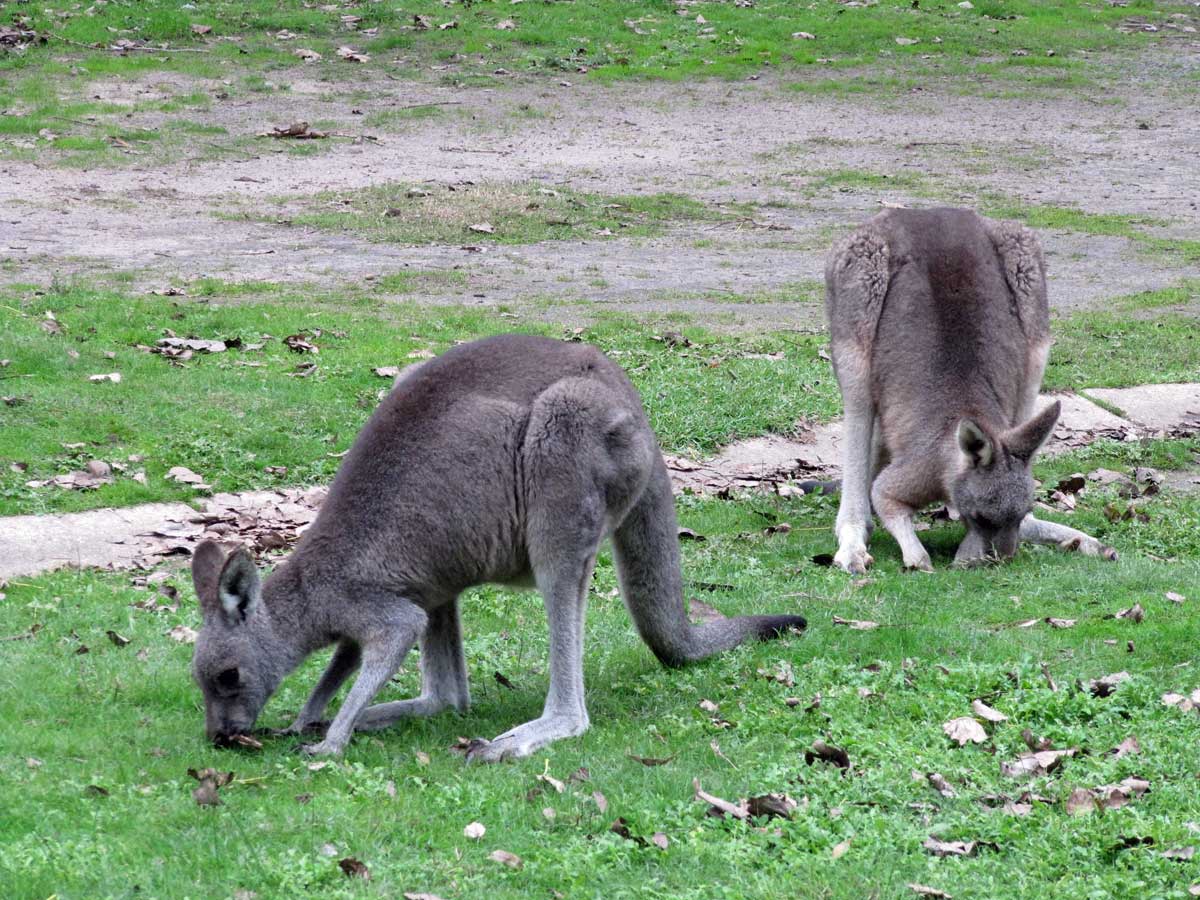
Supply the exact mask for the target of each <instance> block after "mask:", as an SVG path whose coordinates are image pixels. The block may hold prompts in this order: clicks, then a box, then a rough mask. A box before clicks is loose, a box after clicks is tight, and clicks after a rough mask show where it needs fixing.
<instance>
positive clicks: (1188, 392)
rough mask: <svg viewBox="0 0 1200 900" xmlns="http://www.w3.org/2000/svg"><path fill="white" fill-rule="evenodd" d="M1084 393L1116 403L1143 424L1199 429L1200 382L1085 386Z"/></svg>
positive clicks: (1160, 428) (1157, 427) (1156, 428)
mask: <svg viewBox="0 0 1200 900" xmlns="http://www.w3.org/2000/svg"><path fill="white" fill-rule="evenodd" d="M1084 393H1085V394H1086V395H1087V396H1089V397H1094V398H1095V399H1097V400H1100V401H1102V402H1104V403H1107V404H1109V405H1110V406H1114V407H1116V408H1117V409H1119V410H1121V411H1122V412H1123V413H1124V414H1125V415H1126V417H1128V418H1129V419H1130V420H1132V421H1133V422H1136V423H1137V424H1138V425H1141V426H1142V427H1143V428H1149V429H1152V430H1154V431H1180V430H1182V431H1186V432H1192V433H1195V432H1200V384H1143V385H1141V386H1139V387H1130V388H1088V389H1087V390H1086V391H1084Z"/></svg>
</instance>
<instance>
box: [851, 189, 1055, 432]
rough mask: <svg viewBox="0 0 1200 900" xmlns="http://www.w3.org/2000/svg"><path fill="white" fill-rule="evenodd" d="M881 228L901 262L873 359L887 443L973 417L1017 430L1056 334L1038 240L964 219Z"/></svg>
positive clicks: (947, 212) (898, 218)
mask: <svg viewBox="0 0 1200 900" xmlns="http://www.w3.org/2000/svg"><path fill="white" fill-rule="evenodd" d="M873 224H874V225H875V227H876V228H877V229H878V230H879V231H880V232H881V233H882V236H883V239H884V240H885V241H886V243H887V246H888V248H889V251H890V253H889V258H890V261H891V271H890V280H889V285H888V289H887V293H886V295H885V297H884V300H883V303H882V304H881V309H880V313H879V318H878V323H877V326H876V329H875V335H874V345H873V347H872V348H871V354H870V356H871V393H872V396H873V398H874V399H875V403H876V407H877V409H879V411H880V412H881V414H882V415H883V418H884V421H883V429H884V433H885V434H887V433H888V432H891V431H894V429H892V428H889V425H891V424H893V423H895V424H899V423H900V422H901V421H903V422H911V421H920V422H925V423H928V424H933V423H934V422H936V421H938V420H939V419H941V420H948V419H957V418H960V417H963V416H975V417H979V418H983V419H987V420H990V421H993V422H994V423H995V426H996V427H997V428H1008V427H1011V426H1013V425H1015V424H1016V423H1017V420H1018V418H1019V417H1021V416H1022V414H1023V413H1027V410H1026V408H1025V407H1026V397H1027V395H1028V394H1029V393H1030V391H1031V390H1032V391H1033V392H1035V393H1036V390H1037V385H1038V383H1040V381H1041V375H1042V367H1043V365H1044V349H1045V344H1046V342H1047V336H1048V334H1047V333H1048V329H1049V313H1048V309H1047V304H1046V291H1045V279H1044V275H1043V272H1042V262H1041V254H1040V252H1039V251H1038V249H1037V243H1036V240H1035V239H1034V238H1033V236H1032V234H1030V233H1029V232H1028V231H1027V229H1021V228H1020V227H1019V226H1013V225H1011V224H1005V223H990V222H987V221H986V220H984V219H983V218H982V217H980V216H978V215H977V214H975V213H974V212H971V211H969V210H959V209H934V210H894V211H891V212H890V213H889V214H888V215H886V216H885V217H881V218H877V219H876V220H875V223H873ZM1014 286H1015V287H1016V289H1015V290H1014ZM904 430H907V429H904Z"/></svg>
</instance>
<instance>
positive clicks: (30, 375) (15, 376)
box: [0, 372, 37, 381]
mask: <svg viewBox="0 0 1200 900" xmlns="http://www.w3.org/2000/svg"><path fill="white" fill-rule="evenodd" d="M35 377H37V376H35V375H34V374H33V373H32V372H30V373H29V374H26V375H0V381H4V380H5V379H6V378H35Z"/></svg>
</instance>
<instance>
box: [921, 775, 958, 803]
mask: <svg viewBox="0 0 1200 900" xmlns="http://www.w3.org/2000/svg"><path fill="white" fill-rule="evenodd" d="M926 777H927V778H928V779H929V784H930V786H932V787H933V789H934V790H935V791H937V792H938V793H939V794H941V795H942V796H943V797H945V798H946V799H947V800H949V799H950V798H952V797H956V796H957V795H958V794H957V792H956V791H955V790H954V788H952V787H951V786H950V782H948V781H947V780H946V779H945V777H944V776H943V775H942V774H941V773H940V772H930V773H929V775H928V776H926Z"/></svg>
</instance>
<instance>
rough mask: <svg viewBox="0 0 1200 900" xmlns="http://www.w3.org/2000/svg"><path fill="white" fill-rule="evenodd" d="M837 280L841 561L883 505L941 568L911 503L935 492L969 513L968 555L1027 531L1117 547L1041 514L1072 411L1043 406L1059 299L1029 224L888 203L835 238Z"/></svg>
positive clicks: (832, 276) (908, 562)
mask: <svg viewBox="0 0 1200 900" xmlns="http://www.w3.org/2000/svg"><path fill="white" fill-rule="evenodd" d="M825 286H826V308H827V312H828V314H829V330H830V340H831V346H832V351H833V352H832V356H833V365H834V370H835V372H836V373H837V379H838V384H839V385H840V387H841V390H842V403H843V406H844V408H845V433H844V435H843V439H842V440H843V468H842V499H841V506H840V508H839V509H838V515H837V525H836V527H835V531H836V534H837V539H838V551H837V555H836V556H835V557H834V560H835V561H836V562H837V564H838V565H839V566H841V567H842V568H843V569H845V570H846V571H847V572H863V571H865V570H866V568H867V566H869V565H870V564H871V562H872V559H871V556H870V555H869V554H868V553H867V541H868V540H869V539H870V534H871V529H872V524H871V507H872V505H874V508H875V512H876V513H877V514H878V515H879V518H880V519H881V520H882V522H883V525H884V527H885V528H887V530H888V531H889V532H891V534H892V536H893V537H894V538H895V539H896V541H897V542H898V543H899V544H900V549H901V552H902V553H903V556H904V565H905V566H907V567H909V568H915V569H923V570H925V571H929V570H930V569H931V566H930V561H929V554H928V553H927V552H926V551H925V548H924V547H922V546H921V542H920V541H919V540H918V539H917V535H916V532H915V531H914V529H913V524H912V516H913V513H914V512H916V511H917V510H919V509H920V508H921V507H922V506H924V505H926V504H928V503H933V502H936V501H942V502H945V503H947V504H948V505H949V506H950V507H951V508H952V509H953V510H955V511H957V513H958V514H959V515H960V516H961V518H962V520H963V521H964V522H965V523H966V526H967V534H966V537H965V538H964V539H963V542H962V544H961V545H959V548H958V552H957V554H956V555H955V562H956V563H960V564H969V563H972V562H975V561H978V560H981V559H984V558H986V557H991V556H998V557H1005V558H1007V557H1011V556H1013V555H1014V554H1015V553H1016V550H1017V543H1018V541H1021V540H1025V541H1037V542H1040V543H1056V544H1059V545H1060V546H1062V547H1063V549H1072V550H1078V551H1080V552H1081V553H1085V554H1088V555H1092V556H1105V557H1107V558H1109V559H1116V557H1117V554H1116V552H1115V551H1114V550H1113V549H1112V548H1111V547H1106V546H1105V545H1104V544H1102V543H1100V542H1099V541H1097V540H1096V539H1095V538H1092V537H1089V536H1088V535H1086V534H1084V533H1083V532H1082V531H1077V530H1076V529H1074V528H1068V527H1066V526H1065V525H1058V524H1056V523H1053V522H1043V521H1041V520H1039V519H1036V518H1034V517H1033V515H1031V514H1030V510H1031V509H1032V508H1033V492H1034V484H1033V478H1032V476H1031V475H1030V470H1031V467H1032V463H1033V457H1034V454H1035V453H1036V452H1037V450H1038V448H1039V447H1041V445H1042V443H1043V442H1044V441H1045V440H1046V438H1047V437H1049V435H1050V432H1051V431H1052V430H1053V428H1054V423H1055V422H1056V421H1057V419H1058V414H1059V411H1060V404H1059V403H1058V402H1054V403H1052V404H1050V405H1049V406H1047V407H1046V408H1045V409H1043V410H1042V411H1041V412H1037V413H1036V414H1035V409H1036V402H1037V397H1038V391H1039V389H1040V387H1041V383H1042V372H1043V370H1044V369H1045V367H1046V358H1047V355H1048V353H1049V350H1050V313H1049V307H1048V304H1047V301H1046V274H1045V263H1044V262H1043V259H1042V251H1041V247H1040V246H1039V244H1038V241H1037V238H1036V237H1035V236H1034V234H1033V232H1032V231H1030V230H1029V229H1028V228H1025V227H1023V226H1021V225H1019V224H1017V223H1015V222H996V221H992V220H990V219H985V218H983V217H982V216H979V215H977V214H976V213H974V212H971V211H969V210H963V209H930V210H908V209H898V210H887V211H885V212H882V213H880V214H879V215H877V216H875V217H874V218H873V219H871V220H869V221H868V222H867V223H866V224H864V225H863V226H862V227H860V228H859V229H858V230H857V231H855V232H854V233H853V234H851V235H850V236H849V237H848V238H846V239H845V240H844V241H842V242H841V243H839V244H838V245H837V246H836V247H834V249H833V251H832V252H831V253H830V255H829V259H828V262H827V265H826V269H825Z"/></svg>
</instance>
